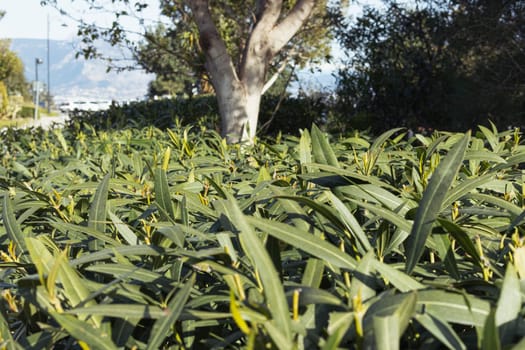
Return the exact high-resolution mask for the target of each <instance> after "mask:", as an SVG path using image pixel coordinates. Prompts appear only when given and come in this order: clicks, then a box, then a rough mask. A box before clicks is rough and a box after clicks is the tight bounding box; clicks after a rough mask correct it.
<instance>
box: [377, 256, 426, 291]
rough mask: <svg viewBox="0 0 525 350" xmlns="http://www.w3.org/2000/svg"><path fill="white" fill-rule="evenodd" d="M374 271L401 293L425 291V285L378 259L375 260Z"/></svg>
mask: <svg viewBox="0 0 525 350" xmlns="http://www.w3.org/2000/svg"><path fill="white" fill-rule="evenodd" d="M372 263H373V266H374V269H375V270H376V271H377V272H379V273H380V274H381V276H383V278H384V279H385V281H386V282H388V283H391V284H392V285H393V286H394V287H396V288H397V289H398V290H399V291H401V292H410V291H413V290H417V289H424V288H425V285H424V284H422V283H419V282H418V281H416V280H415V279H413V278H412V277H410V276H409V275H407V274H405V273H404V272H403V271H399V270H397V269H395V268H393V267H392V266H390V265H388V264H385V263H382V262H380V261H379V260H377V259H374V260H373V262H372Z"/></svg>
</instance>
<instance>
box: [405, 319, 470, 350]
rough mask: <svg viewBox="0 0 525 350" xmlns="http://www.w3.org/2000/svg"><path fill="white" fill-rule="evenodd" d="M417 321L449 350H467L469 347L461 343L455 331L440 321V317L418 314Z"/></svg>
mask: <svg viewBox="0 0 525 350" xmlns="http://www.w3.org/2000/svg"><path fill="white" fill-rule="evenodd" d="M415 319H416V320H417V322H419V323H420V324H421V325H422V326H423V327H425V329H426V330H427V331H429V332H430V334H432V335H433V336H434V337H436V338H437V339H438V340H439V341H440V342H441V343H442V344H443V345H445V346H446V347H447V348H449V349H466V348H467V347H466V346H465V344H464V343H463V342H462V341H461V338H460V337H459V336H458V335H457V333H456V332H455V331H454V329H453V328H452V327H451V326H450V325H449V324H448V323H446V322H444V321H442V320H440V319H439V318H438V317H436V316H434V315H431V314H428V313H423V314H416V317H415Z"/></svg>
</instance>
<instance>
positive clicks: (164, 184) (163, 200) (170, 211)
mask: <svg viewBox="0 0 525 350" xmlns="http://www.w3.org/2000/svg"><path fill="white" fill-rule="evenodd" d="M155 202H156V203H157V205H158V206H159V209H161V210H160V214H161V218H162V220H163V221H171V222H175V208H174V207H173V202H172V201H171V194H170V188H169V185H168V177H167V175H166V171H165V170H164V169H161V168H157V169H155Z"/></svg>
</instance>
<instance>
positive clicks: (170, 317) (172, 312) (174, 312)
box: [146, 275, 195, 350]
mask: <svg viewBox="0 0 525 350" xmlns="http://www.w3.org/2000/svg"><path fill="white" fill-rule="evenodd" d="M194 284H195V275H192V276H191V278H190V279H189V280H188V282H186V283H185V284H184V286H183V287H182V288H181V289H180V290H179V291H178V292H177V294H176V295H175V296H174V297H173V299H172V300H171V301H170V302H169V304H168V308H167V315H166V317H163V318H160V319H158V320H157V321H156V322H155V324H154V325H153V329H152V330H151V335H150V337H149V342H148V346H147V348H146V349H147V350H154V349H160V348H161V344H162V342H163V341H164V339H166V337H167V336H169V335H170V334H171V332H170V331H169V330H170V328H171V327H172V326H173V324H174V323H175V321H176V320H177V319H178V318H179V316H180V314H181V313H182V310H183V309H184V306H185V304H186V302H187V301H188V299H189V297H190V293H191V289H192V288H193V285H194Z"/></svg>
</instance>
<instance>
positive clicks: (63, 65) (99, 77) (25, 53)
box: [11, 39, 153, 101]
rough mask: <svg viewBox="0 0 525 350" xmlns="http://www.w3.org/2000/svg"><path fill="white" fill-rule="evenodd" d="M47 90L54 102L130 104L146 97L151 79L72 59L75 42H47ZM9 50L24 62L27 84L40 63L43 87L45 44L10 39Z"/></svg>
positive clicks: (43, 42) (43, 41)
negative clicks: (36, 60) (48, 78)
mask: <svg viewBox="0 0 525 350" xmlns="http://www.w3.org/2000/svg"><path fill="white" fill-rule="evenodd" d="M49 48H50V50H49V53H50V62H49V63H50V87H51V95H53V96H54V98H55V101H59V100H73V99H98V100H116V101H125V100H134V99H142V98H144V96H145V94H146V93H147V86H148V82H149V81H150V80H152V79H153V76H152V75H150V74H145V73H144V72H142V71H138V70H137V71H126V72H121V73H117V72H109V73H107V72H106V65H105V63H104V62H102V61H96V60H87V61H86V60H85V59H83V58H82V57H79V58H78V59H77V58H75V53H76V52H77V51H76V49H75V42H73V41H58V40H50V42H49ZM11 50H13V51H14V52H16V53H17V54H18V55H19V57H20V58H21V59H22V61H23V62H24V66H25V76H26V78H27V80H28V81H30V82H31V81H34V80H35V59H36V58H40V59H42V60H43V61H44V63H43V64H40V65H39V66H38V78H39V81H41V82H43V83H45V84H47V82H48V81H47V62H46V60H47V40H43V39H13V40H12V41H11Z"/></svg>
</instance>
